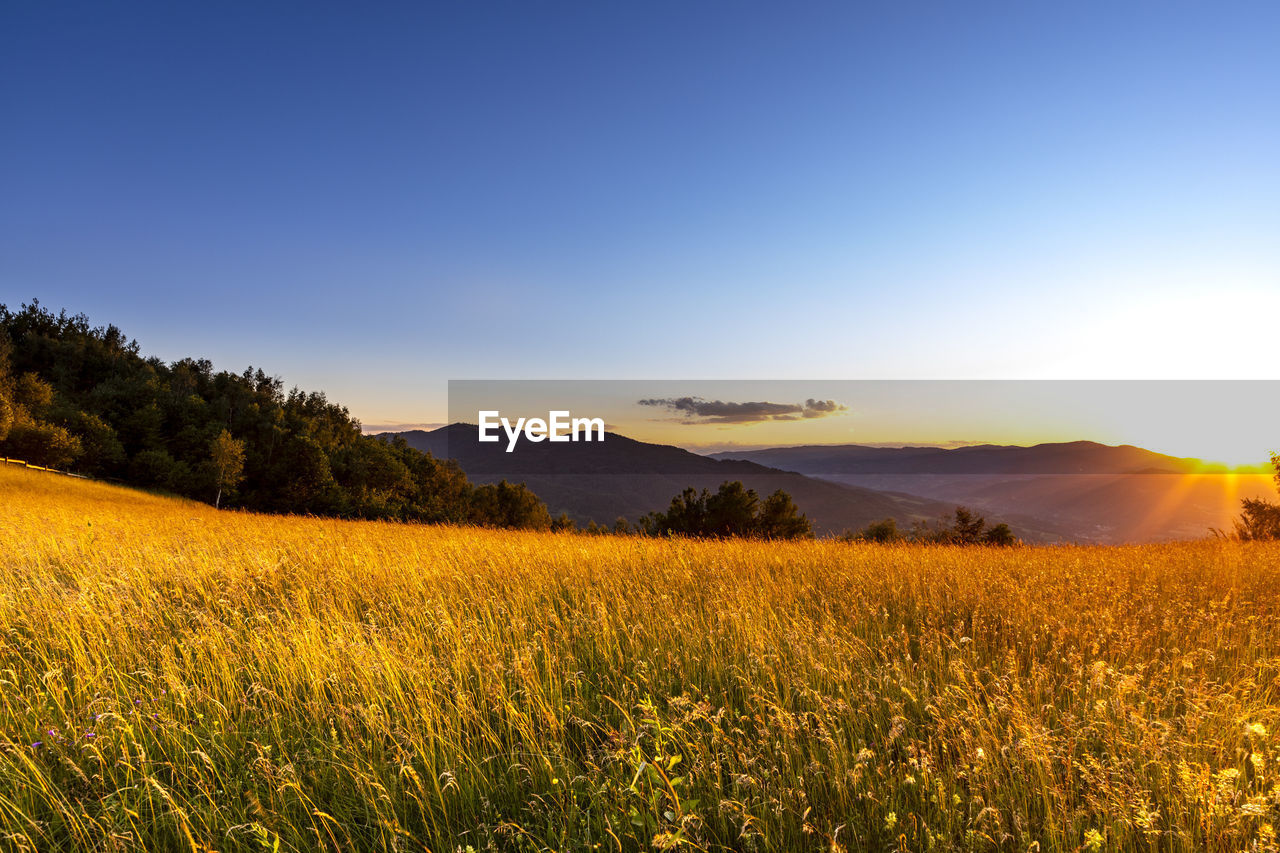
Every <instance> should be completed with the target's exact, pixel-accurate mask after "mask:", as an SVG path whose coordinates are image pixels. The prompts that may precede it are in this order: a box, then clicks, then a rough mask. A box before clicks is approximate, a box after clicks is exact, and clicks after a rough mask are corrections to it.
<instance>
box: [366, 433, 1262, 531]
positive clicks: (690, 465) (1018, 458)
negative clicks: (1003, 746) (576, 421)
mask: <svg viewBox="0 0 1280 853" xmlns="http://www.w3.org/2000/svg"><path fill="white" fill-rule="evenodd" d="M381 435H382V437H384V438H390V437H392V436H394V435H400V436H403V437H404V439H405V441H406V442H408V444H409V445H410V446H411V447H414V448H416V449H418V450H423V451H427V452H429V453H431V454H432V455H434V456H436V457H439V458H451V459H455V460H457V462H458V464H459V465H460V466H461V467H462V469H463V471H465V472H466V474H467V476H468V478H470V479H471V480H473V481H475V482H478V483H490V482H497V481H499V480H503V479H505V480H508V481H511V482H523V483H525V484H526V485H527V486H528V487H529V488H530V489H532V490H533V491H534V492H535V493H536V494H537V495H538V496H539V497H540V498H542V500H543V501H544V502H545V503H546V504H547V507H548V509H549V510H550V511H551V513H552V515H558V514H560V513H561V512H564V513H566V514H568V515H569V517H570V518H572V519H573V520H574V521H576V522H578V523H579V524H585V523H587V522H588V521H595V522H597V523H600V524H612V523H613V521H614V520H615V519H616V518H618V517H622V518H626V519H628V520H629V521H634V520H635V519H637V518H638V517H639V516H641V515H643V514H645V513H648V512H652V511H655V510H665V509H666V507H667V505H668V504H669V503H670V502H671V498H672V497H673V496H675V495H677V494H679V493H680V492H681V491H682V490H684V489H685V488H686V487H693V488H697V489H703V488H706V489H710V490H715V489H716V488H717V487H718V486H719V485H720V484H721V483H723V482H725V481H728V480H741V481H742V482H743V484H744V485H746V486H747V487H748V488H752V489H755V490H756V492H757V493H759V494H760V495H761V496H764V495H766V494H769V493H771V492H773V491H774V490H776V489H782V490H784V491H786V492H787V493H788V494H790V495H791V497H792V498H793V499H794V500H795V502H796V504H797V506H799V508H800V510H801V511H802V512H804V513H805V514H806V515H808V516H809V518H810V520H811V521H812V522H813V524H814V528H815V531H816V532H817V533H818V534H819V535H832V534H839V533H841V532H844V531H849V530H859V529H861V528H862V527H865V526H866V525H868V524H870V523H871V522H873V521H879V520H881V519H884V518H894V519H896V520H897V521H898V523H899V524H900V525H902V526H910V525H911V524H912V523H914V522H918V521H933V520H936V519H938V518H941V517H943V516H946V515H949V514H950V513H951V512H952V511H954V509H955V507H956V506H957V505H960V504H963V505H965V506H969V507H972V508H973V509H975V510H977V511H979V512H981V513H984V514H986V515H987V517H988V519H989V520H991V521H992V522H995V521H1003V522H1007V523H1008V524H1009V525H1010V526H1011V527H1012V528H1013V529H1014V531H1015V533H1016V534H1017V535H1018V536H1020V537H1021V538H1023V539H1026V540H1028V541H1036V542H1054V541H1072V542H1086V543H1087V542H1097V543H1118V542H1137V541H1153V540H1160V539H1185V538H1198V537H1201V536H1205V535H1208V534H1209V532H1210V529H1211V528H1220V529H1229V528H1230V526H1231V521H1232V519H1233V518H1234V517H1235V516H1236V515H1237V514H1238V512H1239V507H1240V498H1242V497H1256V496H1262V495H1269V494H1272V493H1273V486H1272V482H1271V479H1270V478H1269V477H1268V476H1266V475H1263V474H1241V475H1235V474H1229V473H1226V472H1223V471H1218V472H1210V473H1206V472H1205V471H1204V469H1203V466H1202V465H1201V463H1199V462H1198V461H1197V460H1194V459H1184V458H1179V457H1174V456H1167V455H1164V454H1160V453H1155V452H1153V451H1150V450H1146V449H1144V448H1141V447H1134V446H1132V445H1121V446H1110V445H1104V444H1098V443H1095V442H1088V441H1076V442H1066V443H1053V444H1038V445H1034V446H1031V447H1022V446H1013V445H978V446H969V447H959V448H954V449H944V448H937V447H901V448H887V447H867V446H862V445H811V446H799V447H775V448H765V449H761V450H743V451H724V452H720V453H715V454H710V455H705V456H704V455H700V454H696V453H691V452H689V451H687V450H683V449H681V448H678V447H673V446H669V445H661V444H649V443H646V442H642V441H636V440H634V439H631V438H628V437H626V436H623V435H619V434H617V433H612V432H610V433H607V434H606V437H605V440H604V441H603V442H591V443H582V442H579V443H555V444H553V443H550V442H541V443H529V442H522V443H521V444H520V445H519V446H518V447H517V449H516V450H515V451H514V452H511V453H508V452H506V443H505V442H498V443H481V442H479V441H478V437H477V436H478V434H477V430H476V427H475V426H474V425H469V424H461V423H458V424H452V425H450V426H447V427H442V428H440V429H436V430H432V431H423V430H411V431H408V432H401V433H383V434H381Z"/></svg>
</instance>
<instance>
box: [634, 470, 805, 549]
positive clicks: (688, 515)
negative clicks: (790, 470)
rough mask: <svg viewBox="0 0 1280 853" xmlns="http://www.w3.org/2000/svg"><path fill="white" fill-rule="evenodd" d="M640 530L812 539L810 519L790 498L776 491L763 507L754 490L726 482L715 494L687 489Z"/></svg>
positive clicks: (642, 523) (646, 520)
mask: <svg viewBox="0 0 1280 853" xmlns="http://www.w3.org/2000/svg"><path fill="white" fill-rule="evenodd" d="M638 529H639V530H641V531H643V532H645V533H648V534H650V535H655V536H662V535H671V534H677V535H682V536H697V537H731V536H742V537H756V538H773V539H797V538H802V537H807V536H812V535H813V527H812V525H811V524H810V523H809V519H808V518H806V517H805V516H803V515H800V514H799V513H798V510H797V509H796V506H795V503H794V502H793V501H792V500H791V496H790V495H788V494H787V493H786V492H784V491H781V490H779V491H777V492H774V493H773V494H772V495H770V496H769V497H768V498H767V499H766V500H765V502H764V504H763V505H761V504H760V499H759V497H758V496H757V495H756V493H755V490H753V489H748V488H746V487H745V486H743V485H742V483H741V482H739V481H736V480H735V481H733V482H725V483H721V484H720V488H719V489H718V490H717V491H716V493H715V494H711V493H710V492H708V491H707V490H706V489H703V490H702V491H701V492H699V491H698V490H696V489H692V488H689V489H685V490H684V491H683V492H681V493H680V494H678V495H676V496H675V497H674V498H672V499H671V506H670V507H668V509H667V511H666V512H665V513H662V512H654V513H649V514H648V515H646V516H644V517H643V518H641V519H640V522H639V525H638Z"/></svg>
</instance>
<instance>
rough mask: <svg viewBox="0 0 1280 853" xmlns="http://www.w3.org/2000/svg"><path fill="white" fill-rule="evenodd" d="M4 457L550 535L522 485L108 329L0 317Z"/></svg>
mask: <svg viewBox="0 0 1280 853" xmlns="http://www.w3.org/2000/svg"><path fill="white" fill-rule="evenodd" d="M0 456H7V457H14V458H19V459H23V460H26V461H28V462H30V463H32V464H35V465H41V466H45V467H50V468H58V469H67V470H70V471H74V472H77V473H82V474H85V475H88V476H92V477H95V478H99V479H106V480H113V481H117V482H122V483H125V484H128V485H132V486H139V487H143V488H149V489H154V490H160V491H164V492H168V493H172V494H176V495H182V496H185V497H189V498H194V499H196V500H200V501H204V502H207V503H215V502H218V503H220V504H222V505H230V506H237V507H243V508H246V509H251V510H256V511H263V512H276V513H299V514H311V515H325V516H337V517H343V518H366V519H387V520H400V521H416V522H452V523H462V524H479V525H484V526H492V527H521V528H538V529H540V528H546V527H548V526H550V524H551V518H550V516H549V514H548V512H547V509H546V506H545V505H544V504H543V503H542V501H541V500H539V499H538V497H537V496H536V495H534V494H533V493H532V492H531V491H529V490H528V489H527V488H525V487H524V486H522V485H514V484H510V483H506V482H502V483H496V484H487V485H475V484H472V483H470V482H469V481H468V480H467V478H466V476H465V474H464V473H463V472H462V470H461V469H460V468H459V467H458V466H457V465H456V463H453V462H450V461H443V460H439V459H436V458H434V457H432V456H431V455H430V454H427V453H422V452H420V451H417V450H414V449H413V448H411V447H408V446H407V445H406V444H405V443H404V441H403V440H402V439H400V440H393V441H390V442H388V441H382V440H380V439H377V438H374V437H371V436H366V435H364V434H363V433H362V432H361V428H360V423H359V422H358V421H357V420H355V419H354V418H352V417H351V415H350V413H349V412H348V411H347V409H346V408H345V407H343V406H341V405H338V404H336V403H333V402H331V401H329V400H328V399H326V397H325V395H324V394H323V393H320V392H306V391H302V390H299V389H297V388H293V389H291V390H289V391H285V389H284V386H283V384H282V382H281V380H280V379H279V378H277V377H275V376H272V375H270V374H268V373H266V372H264V371H263V370H262V369H261V368H256V369H255V368H253V367H250V368H248V369H246V370H245V371H244V372H243V373H240V374H236V373H230V372H227V371H216V372H215V371H214V369H213V365H212V364H211V363H210V362H209V361H208V360H206V359H194V358H184V359H182V360H180V361H176V362H173V363H171V364H166V363H165V362H164V361H163V360H161V359H159V358H155V357H150V358H148V357H144V356H143V355H142V354H141V353H140V352H139V347H138V343H137V342H136V341H134V340H130V339H129V338H127V337H126V336H125V335H124V333H123V332H121V330H120V329H118V328H116V327H115V326H105V327H95V326H92V325H90V323H89V320H88V318H87V317H86V316H84V315H83V314H76V315H69V314H67V313H66V312H65V311H62V312H60V313H58V314H54V313H52V312H50V311H49V310H47V309H45V308H43V307H42V306H41V305H40V304H39V301H38V300H35V301H32V302H31V303H30V304H26V305H23V306H22V307H21V308H20V309H19V310H16V311H15V310H10V309H9V308H8V307H7V306H5V305H0Z"/></svg>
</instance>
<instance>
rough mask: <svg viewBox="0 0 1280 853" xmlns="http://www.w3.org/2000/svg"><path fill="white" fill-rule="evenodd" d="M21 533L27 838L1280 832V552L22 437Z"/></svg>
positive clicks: (11, 803)
mask: <svg viewBox="0 0 1280 853" xmlns="http://www.w3.org/2000/svg"><path fill="white" fill-rule="evenodd" d="M0 560H2V561H3V572H2V573H0V701H2V706H0V734H2V740H0V849H3V848H4V847H8V848H12V849H16V850H23V849H25V850H33V851H54V850H198V851H205V850H219V851H230V850H276V849H278V850H313V849H328V850H362V849H368V850H405V851H408V850H432V851H455V850H459V849H461V850H463V851H466V850H468V849H469V848H470V849H475V850H485V849H498V850H569V849H593V850H594V849H599V850H615V849H622V850H639V849H653V848H680V847H687V848H688V849H703V850H722V849H726V848H727V849H741V850H840V849H847V850H851V851H852V850H889V849H898V848H904V849H910V850H929V849H932V850H949V849H952V850H954V849H960V850H1018V851H1027V850H1036V849H1039V850H1041V851H1048V850H1103V849H1107V850H1112V849H1115V850H1126V849H1135V850H1138V849H1140V850H1262V849H1267V850H1274V849H1275V833H1274V830H1273V825H1274V824H1275V823H1276V821H1277V818H1280V764H1278V763H1277V762H1278V761H1280V740H1278V739H1277V737H1276V735H1277V734H1280V680H1278V679H1280V624H1278V621H1277V620H1278V618H1280V611H1278V609H1277V600H1278V599H1277V596H1278V595H1280V547H1274V546H1266V545H1256V544H1255V545H1240V544H1231V543H1225V542H1203V543H1194V544H1179V545H1163V546H1141V547H1122V548H1074V547H1062V548H1036V549H1030V548H1028V549H1010V550H986V549H968V550H965V549H952V548H936V547H935V548H925V547H919V546H902V547H878V546H871V545H850V544H845V543H836V542H807V543H799V544H768V543H742V542H730V543H699V542H687V541H660V540H643V539H635V538H615V537H598V538H597V537H586V536H577V535H566V534H535V533H514V532H494V531H483V530H468V529H457V528H432V527H411V526H398V525H391V524H378V523H350V522H338V521H327V520H317V519H300V518H279V517H264V516H254V515H247V514H243V513H236V512H221V513H219V512H215V511H214V510H212V509H211V508H209V507H207V506H203V505H200V504H194V503H187V502H182V501H176V500H169V499H164V498H158V497H152V496H149V495H146V494H142V493H138V492H133V491H128V490H124V489H119V488H114V487H110V486H106V485H102V484H97V483H89V482H83V481H77V480H72V479H70V478H66V477H61V476H57V475H52V474H41V473H36V472H28V471H22V470H16V469H7V468H4V467H3V466H0Z"/></svg>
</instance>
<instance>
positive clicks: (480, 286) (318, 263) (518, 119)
mask: <svg viewBox="0 0 1280 853" xmlns="http://www.w3.org/2000/svg"><path fill="white" fill-rule="evenodd" d="M1277 32H1280V5H1277V4H1275V3H1271V2H1242V3H1231V2H1224V3H1212V4H1211V3H1207V2H1159V3H1157V2H1106V3H1092V2H1080V3H1069V4H1068V3H1026V2H1006V3H989V2H965V3H943V2H932V3H925V2H905V3H904V2H893V3H889V2H886V3H858V4H850V3H810V4H754V3H747V2H733V3H730V2H723V3H721V2H703V3H693V4H691V3H662V2H646V3H630V4H624V3H581V4H566V3H502V2H488V3H451V4H429V3H408V4H395V3H387V4H363V5H360V6H357V5H353V4H339V3H333V2H309V3H301V2H299V3H288V2H279V3H267V4H262V3H259V4H226V3H222V4H214V3H199V2H192V3H131V2H125V3H113V4H103V3H62V2H56V0H52V1H51V2H42V3H19V2H11V3H5V4H3V6H2V7H0V80H2V81H3V82H2V83H0V116H3V117H4V118H3V130H2V132H0V302H3V303H6V304H9V305H10V306H17V305H18V304H20V303H23V302H27V301H29V300H30V299H32V298H38V299H39V300H40V302H41V303H42V304H43V305H45V306H46V307H48V308H52V309H54V310H57V309H61V308H66V309H68V310H70V311H71V312H73V313H76V312H84V313H86V314H87V315H88V316H89V318H90V320H91V321H92V322H94V323H95V324H107V323H112V324H115V325H117V326H119V327H121V328H122V329H123V330H124V331H125V332H126V333H127V334H129V335H130V336H132V337H135V338H137V339H138V341H139V343H140V344H141V346H142V349H143V351H144V352H145V353H148V354H154V355H158V356H160V357H162V358H164V359H166V360H174V359H178V358H181V357H185V356H196V357H207V358H210V359H212V360H213V362H214V364H215V366H216V367H218V368H220V369H228V370H236V371H240V370H243V369H244V368H245V367H246V366H248V365H254V366H255V367H262V368H263V369H265V370H267V371H268V372H269V373H272V374H274V375H278V376H281V377H282V378H283V379H284V381H285V384H286V386H293V385H297V386H300V387H302V388H305V389H319V390H324V391H325V392H326V393H327V394H328V395H329V397H330V398H331V399H333V400H336V401H339V402H341V403H343V404H345V405H347V406H348V408H349V409H350V410H351V412H352V414H353V415H355V416H356V417H358V418H360V419H361V420H362V421H364V422H365V423H366V424H378V425H394V424H400V423H403V424H408V423H432V422H441V421H443V420H445V419H446V417H447V408H448V399H447V382H448V380H451V379H453V380H460V379H480V378H486V379H535V378H557V379H636V378H667V379H688V378H716V379H793V380H795V379H805V380H808V379H815V380H821V379H833V380H834V379H839V380H849V379H919V378H929V379H993V378H999V379H1102V378H1126V379H1226V378H1241V379H1245V378H1247V379H1272V378H1276V372H1277V371H1276V358H1275V348H1274V339H1275V332H1274V325H1275V322H1276V317H1278V316H1280V240H1277V239H1276V235H1277V234H1280V157H1277V156H1276V152H1277V151H1280V51H1276V50H1275V35H1276V33H1277ZM945 427H946V425H945V424H944V425H943V427H942V431H943V432H945V431H946V430H945ZM938 438H939V439H945V438H952V439H960V438H976V439H982V438H984V437H983V436H961V435H958V434H950V435H939V436H938ZM1187 455H1194V454H1187Z"/></svg>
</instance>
